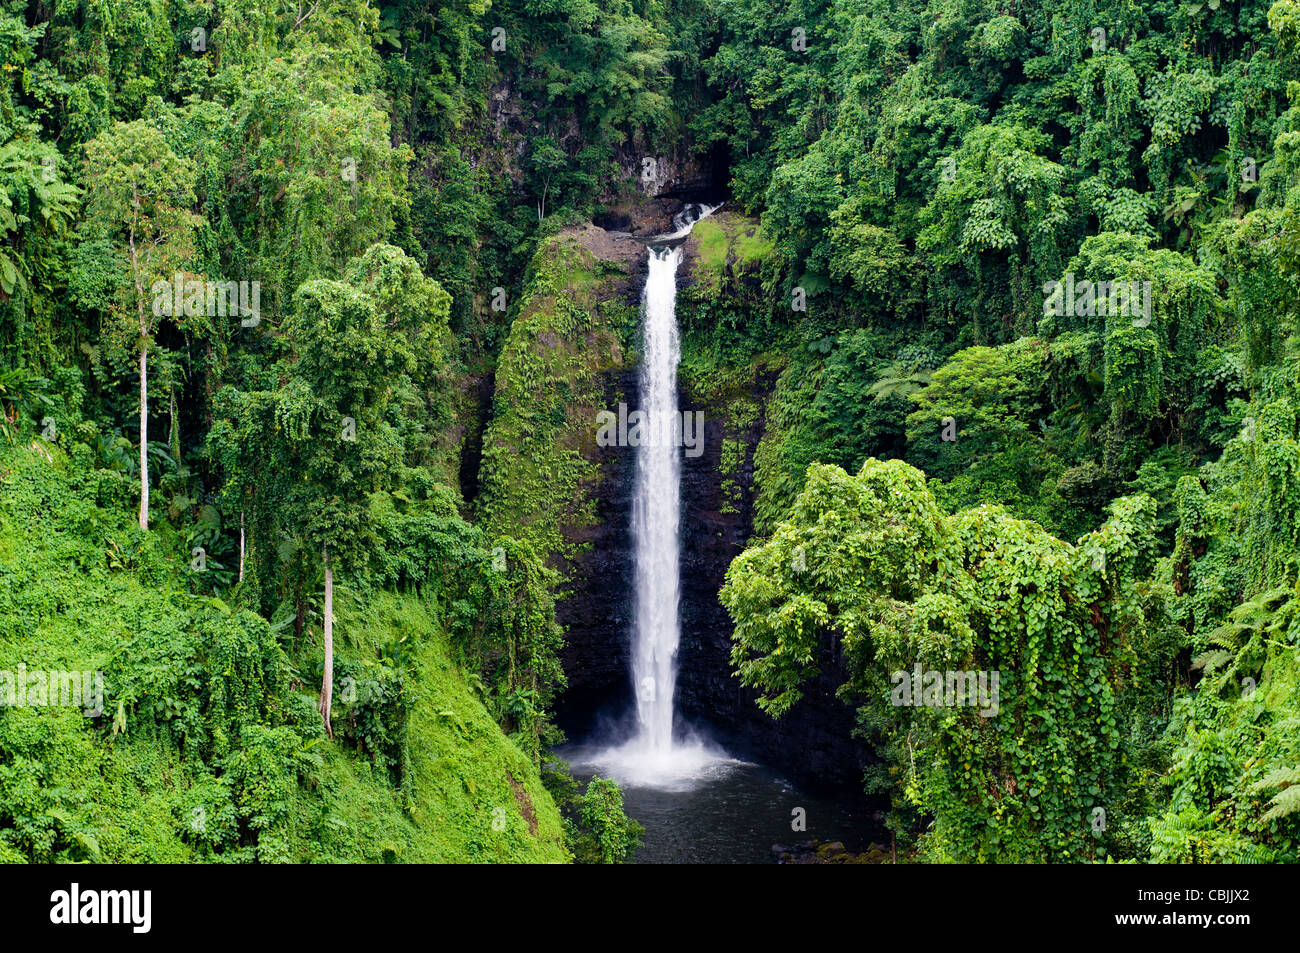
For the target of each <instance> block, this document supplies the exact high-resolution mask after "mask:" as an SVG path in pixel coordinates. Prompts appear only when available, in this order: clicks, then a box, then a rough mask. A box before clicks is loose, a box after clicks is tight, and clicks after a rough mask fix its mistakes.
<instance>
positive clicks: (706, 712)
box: [557, 202, 866, 790]
mask: <svg viewBox="0 0 1300 953" xmlns="http://www.w3.org/2000/svg"><path fill="white" fill-rule="evenodd" d="M680 208H681V203H680V202H671V203H670V202H664V203H663V215H664V216H665V219H664V222H659V221H658V220H657V219H656V218H655V217H654V216H650V217H646V216H645V215H644V212H643V213H642V215H641V216H639V217H638V218H637V219H636V220H634V221H633V220H629V222H627V223H619V222H615V221H613V219H612V218H611V219H610V220H609V222H608V224H609V226H610V227H611V228H612V227H616V226H617V225H618V224H627V225H631V227H630V228H626V229H618V231H620V232H629V233H639V232H640V231H641V230H645V231H650V232H652V231H653V230H654V229H658V230H664V229H666V228H667V226H668V225H669V224H671V218H672V215H673V214H675V213H676V212H677V211H679V210H680ZM609 214H610V216H615V215H617V214H621V213H618V212H616V211H611V212H610V213H609ZM585 228H586V229H588V230H589V231H590V232H591V234H586V233H585V232H584V236H583V237H584V244H586V245H587V246H588V247H591V248H592V249H593V251H595V252H596V253H597V255H598V257H601V258H602V259H604V260H621V261H622V262H623V265H624V269H625V271H626V273H627V275H628V278H627V279H626V280H623V281H620V282H619V283H618V285H617V291H616V293H617V295H618V296H619V297H620V298H622V299H623V300H626V301H627V302H628V303H630V304H639V303H640V294H641V285H642V284H643V283H644V275H645V255H644V254H643V253H642V254H632V253H629V250H630V249H631V248H633V247H635V248H636V249H638V250H639V249H642V248H643V246H641V244H640V242H637V241H635V240H634V239H632V240H628V239H626V238H624V237H623V236H622V235H618V236H613V235H606V234H604V233H603V231H602V229H601V228H599V227H596V226H586V227H585ZM598 232H599V233H602V234H599V235H597V234H596V233H598ZM615 238H617V239H618V241H617V244H615V243H614V239H615ZM607 239H608V240H607ZM606 245H608V246H609V247H608V248H606V247H605V246H606ZM688 251H689V249H688ZM690 270H691V259H690V256H689V255H688V256H687V261H686V262H685V263H684V264H683V266H682V268H681V271H680V273H679V275H678V285H679V288H681V287H685V286H687V285H688V284H689V283H690V281H691V280H692V278H691V274H690ZM773 383H774V381H773V380H771V379H768V380H765V381H763V382H762V383H760V384H757V385H755V389H756V391H762V393H755V394H754V396H755V397H756V398H757V399H758V402H759V403H760V405H761V404H763V403H765V402H766V399H767V397H768V396H769V394H770V390H771V387H772V385H773ZM605 400H606V403H605V406H606V407H608V408H614V407H617V406H618V404H619V402H620V401H625V402H626V403H627V405H628V406H629V407H632V408H635V407H637V406H638V382H637V371H636V369H635V368H628V369H623V370H618V371H612V372H610V373H608V374H607V375H606V377H605ZM680 406H681V407H682V408H683V410H694V409H704V410H705V411H706V413H705V442H704V452H703V454H702V455H700V456H698V457H686V456H683V461H682V494H681V533H682V549H681V604H680V617H681V626H682V640H681V646H680V649H679V652H678V675H677V693H676V706H675V707H676V709H677V717H678V730H679V731H682V730H685V729H687V728H688V727H690V726H695V727H698V728H700V729H703V730H704V731H705V732H706V733H707V735H708V736H709V737H711V738H712V739H713V740H715V741H716V742H718V743H719V744H721V745H723V746H724V747H725V748H727V749H728V750H729V751H730V752H732V753H733V754H736V755H738V756H741V757H745V758H748V759H751V760H757V761H760V762H762V763H764V764H766V765H769V766H771V767H773V768H775V769H777V770H778V771H780V772H782V773H784V774H786V775H787V776H789V777H790V778H791V779H792V780H794V781H796V782H798V783H800V784H801V785H805V786H807V785H824V786H828V787H838V786H844V787H847V788H853V789H859V790H860V786H861V776H862V770H861V768H862V764H863V762H864V759H865V757H866V749H865V746H864V745H863V744H862V743H861V742H859V741H856V740H853V739H852V738H851V737H850V735H851V732H852V729H853V724H854V716H853V711H852V709H851V708H850V707H849V706H847V705H845V704H843V703H842V702H840V701H839V700H838V699H836V698H835V689H836V687H837V686H839V685H840V684H842V683H843V682H844V681H845V678H844V676H843V673H842V669H841V666H840V664H839V660H838V659H836V658H834V657H833V655H832V653H831V650H830V647H829V644H827V645H826V646H825V647H824V649H823V653H822V656H823V657H822V658H821V659H819V665H818V667H819V668H820V669H821V671H822V675H821V676H819V677H818V678H817V679H815V680H814V681H812V682H810V683H809V684H808V685H807V686H806V690H805V697H804V699H803V700H802V701H801V702H800V703H799V704H798V705H797V706H796V707H795V708H794V709H793V710H792V711H791V712H789V713H788V714H787V715H785V716H784V717H783V718H782V719H781V720H779V721H774V720H773V719H772V718H770V717H769V716H768V715H766V714H764V713H763V712H762V711H761V710H760V709H759V708H758V706H757V705H756V704H755V703H754V699H755V697H756V693H755V692H753V691H752V690H750V689H746V688H743V687H742V686H741V685H740V681H739V679H736V678H734V677H732V675H731V672H732V664H731V658H730V655H731V632H732V624H731V618H730V616H728V615H727V612H726V610H725V609H724V608H723V607H722V605H721V604H720V603H719V602H718V591H719V589H721V587H722V584H723V581H724V579H725V576H726V572H727V567H728V566H729V565H730V564H731V561H732V560H733V559H734V558H735V557H736V556H738V555H739V554H740V553H741V551H742V550H743V549H744V546H745V543H746V541H747V540H748V539H749V537H750V535H751V534H752V533H753V496H754V493H753V484H754V471H753V454H754V449H755V448H756V447H757V445H758V441H759V439H760V438H761V436H762V432H763V420H762V417H761V415H760V417H759V418H758V419H757V420H755V421H754V423H753V424H752V426H751V428H750V430H749V431H748V433H746V434H744V435H743V436H742V437H741V439H742V442H743V443H744V444H745V446H746V452H745V454H744V457H745V460H744V463H743V464H742V466H741V469H740V470H739V471H738V472H736V473H733V474H732V479H733V481H734V482H735V483H736V485H737V486H738V487H739V495H738V497H737V496H736V495H735V494H734V493H733V494H732V495H731V497H730V501H731V504H732V505H731V506H728V507H724V506H723V502H722V497H723V480H724V476H723V473H722V470H721V468H720V462H721V455H722V437H723V421H722V420H719V419H710V415H709V413H708V407H709V405H708V403H707V402H705V401H702V400H701V399H699V398H697V397H695V396H694V395H692V394H690V393H682V394H681V400H680ZM728 436H730V437H731V439H736V437H737V435H736V434H729V435H728ZM598 452H599V454H600V458H599V463H600V466H601V479H600V482H599V484H598V485H597V487H596V488H595V505H596V521H595V523H594V525H592V526H591V527H590V528H588V529H586V530H584V531H583V532H582V534H581V535H576V536H575V537H574V538H575V539H576V540H579V541H582V542H586V543H589V544H590V548H589V549H588V551H587V552H586V553H584V554H583V555H582V556H580V557H579V558H578V560H577V562H576V564H575V565H573V566H569V567H566V570H567V574H568V575H569V577H570V580H571V583H570V585H569V587H568V597H567V598H565V599H564V600H563V601H561V602H560V603H559V605H558V606H557V614H558V616H559V620H560V623H561V624H562V625H564V626H565V627H566V629H567V637H566V645H565V648H564V651H563V652H562V654H561V659H562V661H563V664H564V670H565V673H566V675H567V677H568V682H569V685H568V689H567V690H566V692H565V693H564V695H563V696H562V697H561V698H560V700H559V705H558V711H557V721H558V723H559V725H560V727H561V728H563V729H564V730H565V732H566V733H567V734H568V735H569V737H570V738H571V739H573V740H583V739H585V738H591V737H595V738H597V739H599V740H602V741H607V740H614V739H615V738H616V737H618V736H620V735H626V734H630V733H631V730H632V727H633V721H634V718H635V716H634V713H633V712H634V708H633V697H632V684H631V640H632V626H633V619H634V611H635V607H634V601H633V590H632V587H633V575H634V574H633V565H632V552H633V551H632V536H631V512H632V495H633V492H634V486H635V477H636V454H635V450H633V449H632V448H626V447H623V448H620V447H606V448H601V449H599V451H598Z"/></svg>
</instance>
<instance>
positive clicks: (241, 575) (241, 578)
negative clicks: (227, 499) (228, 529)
mask: <svg viewBox="0 0 1300 953" xmlns="http://www.w3.org/2000/svg"><path fill="white" fill-rule="evenodd" d="M239 581H240V582H243V581H244V511H243V510H240V511H239Z"/></svg>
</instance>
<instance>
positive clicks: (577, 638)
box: [556, 369, 638, 740]
mask: <svg viewBox="0 0 1300 953" xmlns="http://www.w3.org/2000/svg"><path fill="white" fill-rule="evenodd" d="M637 395H638V389H637V372H636V370H635V369H633V370H624V371H619V372H617V373H615V374H611V375H608V376H607V378H606V381H605V406H606V407H617V406H618V404H619V401H620V400H622V401H626V402H627V403H628V406H629V407H635V406H636V401H637ZM600 454H601V456H600V464H601V481H600V486H599V488H598V490H597V493H596V522H595V524H594V525H593V526H592V527H591V528H590V529H589V530H588V531H587V532H586V533H585V534H584V535H583V536H582V537H581V539H583V540H584V541H586V542H588V543H590V544H591V545H590V549H589V550H588V551H587V552H586V553H584V554H583V555H582V556H581V557H579V559H578V561H577V565H576V566H574V567H571V568H570V576H571V578H572V584H571V585H570V586H569V588H568V594H569V595H568V598H566V599H564V600H563V601H562V602H560V603H559V604H558V605H557V606H556V615H557V617H558V618H559V621H560V624H561V625H563V626H564V627H565V629H566V630H567V634H566V636H565V646H564V650H563V651H562V652H561V653H560V660H561V662H562V663H563V665H564V673H565V675H566V677H567V678H568V681H569V686H568V689H567V690H566V691H565V693H564V695H563V697H562V698H561V699H560V707H559V711H558V712H557V720H558V722H559V725H560V727H561V728H563V729H564V731H565V732H566V733H567V734H568V735H569V737H570V738H572V739H574V740H580V739H582V738H584V737H586V736H589V735H591V734H592V733H601V734H603V733H604V732H605V731H607V730H608V729H609V727H610V725H611V724H612V723H613V722H616V721H618V720H620V719H622V718H623V717H624V716H625V715H627V714H628V713H630V712H631V710H632V704H633V699H632V676H631V671H632V640H631V635H632V620H633V612H634V609H633V602H632V585H633V582H632V580H633V567H632V527H631V518H630V516H631V512H632V494H633V491H634V486H635V480H636V457H635V453H634V452H633V451H632V450H631V448H627V447H603V448H601V449H600Z"/></svg>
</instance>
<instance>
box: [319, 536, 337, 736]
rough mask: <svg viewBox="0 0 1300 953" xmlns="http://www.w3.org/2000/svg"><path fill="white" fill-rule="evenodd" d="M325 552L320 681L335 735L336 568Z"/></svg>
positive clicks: (331, 732)
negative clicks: (333, 720)
mask: <svg viewBox="0 0 1300 953" xmlns="http://www.w3.org/2000/svg"><path fill="white" fill-rule="evenodd" d="M321 551H322V552H323V553H324V554H325V674H324V675H322V676H321V682H320V716H321V718H322V719H323V720H324V722H325V734H327V735H329V736H330V737H331V738H333V737H334V729H333V728H332V727H330V702H331V701H332V700H333V697H334V570H333V569H331V568H330V551H329V549H328V548H326V547H324V546H322V547H321Z"/></svg>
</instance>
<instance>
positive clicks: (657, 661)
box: [632, 246, 682, 758]
mask: <svg viewBox="0 0 1300 953" xmlns="http://www.w3.org/2000/svg"><path fill="white" fill-rule="evenodd" d="M681 259H682V252H681V249H680V248H670V247H656V246H651V248H650V260H649V268H650V270H649V274H647V275H646V282H645V333H644V337H645V343H644V358H643V359H642V362H641V403H642V408H643V409H644V410H645V413H646V430H647V431H648V436H649V438H650V439H648V440H643V441H642V445H641V446H640V447H638V448H637V459H636V490H635V496H634V497H633V503H632V545H633V559H634V565H635V566H636V589H635V597H634V598H635V604H636V629H635V632H634V633H633V640H632V674H633V681H634V685H635V688H636V718H637V728H638V740H639V742H640V743H641V745H642V746H643V747H644V748H645V750H646V752H647V753H648V754H649V755H650V756H651V757H656V758H657V757H662V756H663V755H665V754H666V753H667V752H668V751H669V750H670V749H671V748H672V744H673V689H674V686H675V683H676V680H677V672H676V658H677V643H678V641H679V639H680V637H681V626H680V623H679V622H678V618H677V606H678V601H679V595H678V552H677V549H678V537H677V523H678V503H679V499H680V493H681V451H680V450H679V449H678V447H677V446H676V445H675V442H674V440H673V439H672V433H671V428H673V427H680V422H679V418H678V416H677V362H678V360H679V359H680V357H681V351H680V347H679V343H678V340H677V318H676V301H677V266H678V264H680V262H681Z"/></svg>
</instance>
